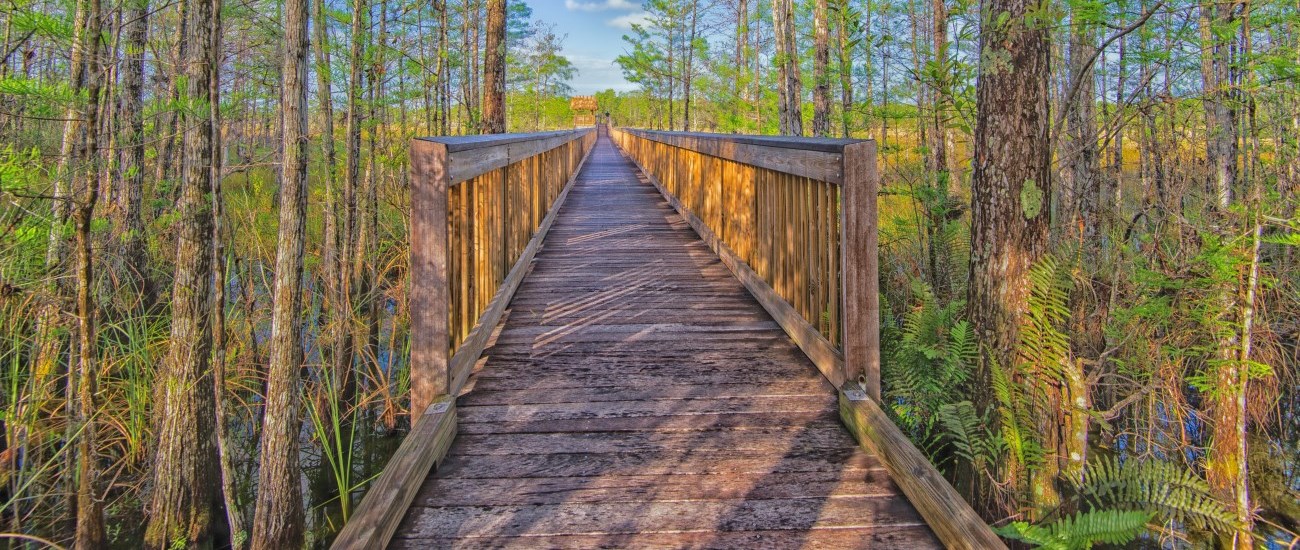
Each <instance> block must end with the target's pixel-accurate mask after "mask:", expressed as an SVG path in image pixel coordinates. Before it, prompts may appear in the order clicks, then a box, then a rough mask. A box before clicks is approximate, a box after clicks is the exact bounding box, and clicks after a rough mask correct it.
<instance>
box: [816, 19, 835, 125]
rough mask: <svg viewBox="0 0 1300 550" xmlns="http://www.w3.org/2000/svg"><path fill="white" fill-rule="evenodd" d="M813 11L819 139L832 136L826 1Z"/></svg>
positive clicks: (829, 51) (828, 32) (828, 31)
mask: <svg viewBox="0 0 1300 550" xmlns="http://www.w3.org/2000/svg"><path fill="white" fill-rule="evenodd" d="M814 6H815V7H814V9H813V120H812V126H813V127H812V131H813V135H814V136H817V137H830V135H831V78H830V74H829V69H830V60H831V50H830V30H829V27H828V22H827V17H828V15H829V14H828V13H827V12H828V11H830V10H828V9H827V8H826V0H817V1H816V3H815V4H814Z"/></svg>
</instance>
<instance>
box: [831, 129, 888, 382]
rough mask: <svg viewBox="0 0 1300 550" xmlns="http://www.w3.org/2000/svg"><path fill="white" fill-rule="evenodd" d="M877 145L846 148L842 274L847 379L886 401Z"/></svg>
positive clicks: (842, 209) (854, 145)
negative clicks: (882, 363) (882, 362)
mask: <svg viewBox="0 0 1300 550" xmlns="http://www.w3.org/2000/svg"><path fill="white" fill-rule="evenodd" d="M879 188H880V179H879V176H878V174H877V172H876V143H875V142H874V141H865V142H860V143H854V144H851V145H847V146H845V147H844V185H843V187H841V188H840V190H841V191H840V194H841V196H842V197H843V199H842V200H843V204H842V205H841V208H840V212H841V216H843V218H842V222H841V227H842V231H843V235H842V238H841V240H840V243H841V244H840V246H842V247H843V250H842V252H841V254H840V258H842V259H841V262H842V265H841V266H840V277H841V278H842V280H843V286H842V288H843V293H844V369H845V371H844V378H845V379H846V380H851V381H861V382H862V385H863V387H865V388H866V390H867V393H868V394H869V395H871V397H872V399H875V400H877V401H879V400H880V275H879V267H878V264H877V262H878V259H879V258H878V247H879V244H878V243H879V237H878V234H877V229H876V227H877V225H878V222H877V213H876V198H877V196H878V195H879Z"/></svg>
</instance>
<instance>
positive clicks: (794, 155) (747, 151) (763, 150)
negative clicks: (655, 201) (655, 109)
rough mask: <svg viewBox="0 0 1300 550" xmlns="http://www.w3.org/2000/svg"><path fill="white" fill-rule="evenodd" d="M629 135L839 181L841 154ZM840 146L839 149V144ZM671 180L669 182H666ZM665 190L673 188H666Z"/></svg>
mask: <svg viewBox="0 0 1300 550" xmlns="http://www.w3.org/2000/svg"><path fill="white" fill-rule="evenodd" d="M628 132H629V133H631V134H633V135H636V136H637V137H640V138H641V139H646V140H649V141H654V142H658V143H661V144H664V145H667V146H669V147H673V148H680V149H684V150H687V151H694V152H697V153H700V154H703V155H708V156H711V157H717V158H723V159H727V160H730V161H734V162H738V163H741V164H746V165H749V166H757V167H759V168H766V169H768V170H775V171H777V172H782V173H786V174H793V175H796V176H803V177H808V178H812V179H815V180H818V181H826V182H830V183H835V184H838V183H840V182H842V181H843V178H844V174H843V172H842V170H843V167H842V162H841V156H842V153H840V152H839V151H835V152H829V151H812V150H806V149H800V148H790V147H774V146H770V145H760V144H755V143H742V142H737V141H732V140H730V139H728V136H726V135H722V136H718V137H715V136H713V135H708V134H696V135H679V133H676V132H674V133H671V134H669V133H659V132H645V131H641V130H628ZM840 147H843V145H841V146H840ZM673 181H675V180H672V179H671V178H670V179H669V182H673ZM669 188H670V189H671V188H673V187H672V185H671V184H670V185H669Z"/></svg>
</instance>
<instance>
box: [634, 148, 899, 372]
mask: <svg viewBox="0 0 1300 550" xmlns="http://www.w3.org/2000/svg"><path fill="white" fill-rule="evenodd" d="M610 135H611V137H612V138H613V139H614V140H615V142H617V143H618V144H619V146H620V147H622V148H623V150H624V151H627V152H628V154H629V155H630V156H631V157H632V159H633V160H634V161H635V162H636V163H637V164H638V165H639V166H640V167H641V168H642V171H644V172H645V173H646V174H647V175H649V176H650V177H651V179H652V182H653V183H654V184H655V185H656V186H658V187H659V188H660V191H662V192H663V194H664V195H665V197H668V199H669V201H670V202H673V203H674V206H675V207H677V208H678V210H680V211H681V212H682V213H683V215H684V216H685V217H686V218H687V220H688V221H689V222H690V223H691V225H692V226H694V227H695V229H696V232H697V233H699V234H700V236H701V238H703V239H704V240H705V241H706V242H708V243H709V246H710V247H712V248H713V249H714V251H715V252H717V253H718V256H719V257H720V258H722V260H723V262H724V263H726V264H727V265H728V267H730V268H731V270H732V272H733V273H735V274H736V276H737V278H739V279H740V280H741V282H742V283H744V284H745V286H746V287H747V288H748V289H749V291H750V292H751V293H752V294H753V295H754V296H755V297H756V298H757V299H758V300H759V302H760V303H762V304H763V306H764V307H765V308H766V309H767V310H768V311H769V312H770V313H771V314H772V316H773V317H774V318H775V319H776V320H777V322H778V323H780V324H781V326H782V327H783V328H784V329H785V331H786V333H788V334H789V335H790V337H791V338H792V339H793V340H794V341H795V343H796V344H798V345H799V347H800V348H801V349H802V350H803V351H804V353H805V354H807V355H808V357H809V359H811V360H812V361H813V364H815V365H817V368H818V369H819V370H821V371H822V374H824V375H826V378H827V379H828V380H830V381H831V382H832V383H833V384H835V387H837V388H839V387H842V386H844V385H845V383H846V382H852V383H861V384H862V386H863V387H865V388H866V390H867V392H868V393H870V394H871V395H872V396H873V397H876V398H879V395H880V352H879V334H880V328H879V323H880V313H879V311H880V310H879V296H878V294H877V292H876V288H877V285H876V284H875V283H876V281H877V278H878V275H877V271H878V267H877V265H876V248H877V235H876V201H875V197H876V194H877V189H878V188H879V182H878V178H877V174H876V146H875V142H872V141H863V140H853V139H819V138H790V137H762V136H737V135H728V134H705V133H685V132H659V131H649V130H635V129H626V128H616V129H611V130H610Z"/></svg>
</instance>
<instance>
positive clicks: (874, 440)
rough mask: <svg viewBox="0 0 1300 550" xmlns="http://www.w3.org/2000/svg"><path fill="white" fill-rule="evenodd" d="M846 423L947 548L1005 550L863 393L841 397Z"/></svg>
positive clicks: (968, 506) (877, 406)
mask: <svg viewBox="0 0 1300 550" xmlns="http://www.w3.org/2000/svg"><path fill="white" fill-rule="evenodd" d="M840 419H841V420H842V421H843V422H844V425H845V426H846V427H847V428H848V429H849V432H850V433H852V434H853V437H854V438H855V439H857V440H858V444H859V445H862V447H863V448H865V449H866V450H868V451H870V452H872V453H874V454H875V455H876V456H878V457H880V459H881V460H882V461H883V462H884V463H885V468H886V469H887V470H889V475H890V477H891V478H893V480H894V482H895V483H897V484H898V486H899V488H901V489H902V490H903V494H905V495H907V499H908V500H910V501H911V502H912V505H913V506H915V507H916V511H917V512H920V513H921V517H922V518H925V522H926V523H927V524H929V525H930V529H932V530H933V531H934V534H935V535H936V536H938V537H939V540H940V541H941V542H943V544H944V546H947V547H948V548H956V549H971V550H977V549H998V548H1001V549H1005V548H1006V545H1005V544H1003V542H1002V540H1001V539H999V538H998V536H997V535H996V534H995V533H993V529H991V528H989V526H988V524H987V523H984V520H982V519H980V517H979V514H976V513H975V510H973V509H971V507H970V505H969V504H967V503H966V500H965V499H963V498H962V497H961V495H959V494H957V490H956V489H953V487H952V485H950V484H949V483H948V480H946V479H944V477H943V475H942V474H940V473H939V470H936V469H935V467H934V465H933V464H931V463H930V459H928V458H926V456H925V455H923V454H921V451H919V450H917V448H916V447H915V446H913V445H912V442H911V440H909V439H907V436H906V435H903V432H901V431H899V429H898V427H897V426H895V425H894V422H893V421H892V420H890V419H889V417H888V416H887V415H885V411H883V410H881V409H880V406H879V405H877V404H876V402H875V401H874V400H872V399H871V398H869V397H867V395H866V394H865V393H863V392H861V391H857V390H848V391H844V390H841V391H840Z"/></svg>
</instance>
